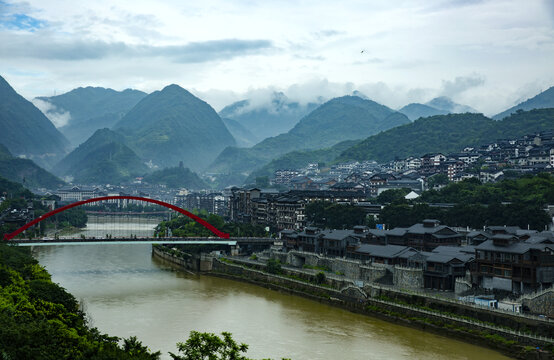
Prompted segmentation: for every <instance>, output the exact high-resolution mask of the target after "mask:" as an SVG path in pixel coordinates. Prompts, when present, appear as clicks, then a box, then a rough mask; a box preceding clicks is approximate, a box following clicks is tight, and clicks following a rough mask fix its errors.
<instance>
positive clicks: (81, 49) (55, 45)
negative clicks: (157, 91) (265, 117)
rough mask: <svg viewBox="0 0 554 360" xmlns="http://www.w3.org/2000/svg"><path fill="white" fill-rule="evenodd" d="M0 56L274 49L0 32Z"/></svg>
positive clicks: (185, 57) (190, 58) (228, 42)
mask: <svg viewBox="0 0 554 360" xmlns="http://www.w3.org/2000/svg"><path fill="white" fill-rule="evenodd" d="M0 43H1V45H0V50H1V51H0V57H4V58H37V59H48V60H63V61H78V60H88V59H103V58H108V57H129V58H136V57H140V58H148V57H167V58H170V59H171V60H172V61H173V62H176V63H203V62H209V61H214V60H224V59H231V58H235V57H239V56H245V55H252V54H258V53H261V52H262V51H267V50H271V49H273V44H272V42H271V41H269V40H241V39H222V40H211V41H203V42H190V43H188V44H185V45H169V46H152V45H130V44H126V43H123V42H105V41H99V40H89V41H87V40H76V41H75V40H74V41H60V40H53V39H52V38H51V36H50V34H41V35H39V36H37V34H33V35H28V34H13V33H12V34H7V33H0Z"/></svg>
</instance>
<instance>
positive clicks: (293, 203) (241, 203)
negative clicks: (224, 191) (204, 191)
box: [228, 187, 382, 230]
mask: <svg viewBox="0 0 554 360" xmlns="http://www.w3.org/2000/svg"><path fill="white" fill-rule="evenodd" d="M228 190H229V193H228V199H229V200H228V201H229V203H228V207H229V213H228V216H229V219H230V221H233V222H241V223H251V224H253V225H262V226H264V227H266V226H269V227H270V228H272V229H275V230H283V229H295V230H298V229H303V228H305V227H306V225H307V223H306V221H307V220H306V205H307V204H309V203H312V202H315V201H327V202H331V203H336V204H351V205H356V206H361V207H364V209H366V211H367V213H368V214H372V213H375V214H377V213H378V212H379V211H380V210H381V208H382V207H381V205H374V204H371V203H369V202H367V201H366V195H365V193H364V192H362V191H354V190H352V189H346V190H343V189H330V190H289V191H287V192H278V191H274V190H261V189H258V188H237V187H234V188H231V189H228Z"/></svg>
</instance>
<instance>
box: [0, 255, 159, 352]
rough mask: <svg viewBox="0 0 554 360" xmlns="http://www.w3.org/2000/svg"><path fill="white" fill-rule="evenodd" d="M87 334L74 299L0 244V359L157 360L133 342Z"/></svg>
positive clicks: (95, 332)
mask: <svg viewBox="0 0 554 360" xmlns="http://www.w3.org/2000/svg"><path fill="white" fill-rule="evenodd" d="M118 340H119V339H118V338H116V337H111V336H108V335H105V334H101V333H100V332H99V331H98V330H97V329H95V328H89V327H88V326H87V324H86V321H85V317H84V314H83V313H82V312H81V311H80V310H79V306H78V303H77V301H76V300H75V298H74V297H73V296H72V295H71V294H69V293H67V292H66V291H65V290H64V289H63V288H61V287H60V286H59V285H57V284H54V283H53V282H52V281H51V279H50V275H49V274H48V273H47V272H46V271H45V270H44V269H43V268H42V267H40V266H39V265H38V263H37V261H36V260H35V259H33V258H32V257H31V256H30V252H29V251H28V249H27V248H18V247H12V246H7V245H5V244H0V356H2V358H3V359H37V360H38V359H159V355H160V353H159V352H157V353H151V352H149V351H148V349H147V348H146V347H145V346H143V345H142V344H141V343H140V342H139V341H136V339H133V338H131V339H126V340H124V342H123V344H122V345H121V346H120V345H118Z"/></svg>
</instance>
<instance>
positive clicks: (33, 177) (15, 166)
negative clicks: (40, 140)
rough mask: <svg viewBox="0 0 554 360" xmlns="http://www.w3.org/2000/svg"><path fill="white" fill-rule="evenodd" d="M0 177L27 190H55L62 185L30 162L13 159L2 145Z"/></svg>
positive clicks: (0, 145) (0, 149)
mask: <svg viewBox="0 0 554 360" xmlns="http://www.w3.org/2000/svg"><path fill="white" fill-rule="evenodd" d="M0 176H1V177H3V178H5V179H7V180H10V181H13V182H17V183H19V184H22V185H24V186H25V187H27V188H47V189H56V188H58V187H60V186H62V185H63V184H64V182H63V181H62V180H60V179H59V178H57V177H56V176H54V175H52V174H51V173H49V172H48V171H46V170H44V169H43V168H41V167H40V166H38V165H37V164H35V163H34V162H33V161H32V160H29V159H20V158H16V157H14V156H13V155H12V154H11V153H10V151H9V150H8V149H7V148H6V147H5V146H4V145H2V144H0Z"/></svg>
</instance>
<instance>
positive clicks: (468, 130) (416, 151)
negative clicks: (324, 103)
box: [336, 109, 554, 162]
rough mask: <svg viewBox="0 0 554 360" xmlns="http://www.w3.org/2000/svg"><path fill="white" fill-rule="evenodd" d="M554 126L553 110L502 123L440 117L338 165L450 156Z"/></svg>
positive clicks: (380, 139)
mask: <svg viewBox="0 0 554 360" xmlns="http://www.w3.org/2000/svg"><path fill="white" fill-rule="evenodd" d="M553 123H554V109H539V110H531V111H528V112H523V111H522V112H518V113H516V114H514V115H512V116H510V117H508V118H506V119H504V120H502V121H494V120H491V119H489V118H487V117H485V116H483V115H482V114H472V113H466V114H449V115H437V116H432V117H428V118H422V119H419V120H416V121H414V122H413V123H411V124H407V125H403V126H399V127H396V128H394V129H390V130H388V131H384V132H382V133H380V134H377V135H374V136H371V137H369V138H367V139H365V140H364V141H362V142H360V143H358V144H356V145H354V146H353V147H351V148H349V149H347V150H345V151H344V152H343V153H342V154H341V155H340V156H339V157H338V158H337V160H336V161H347V160H358V161H364V160H376V161H379V162H386V161H390V160H394V159H395V158H400V159H404V158H406V157H408V156H421V155H424V154H425V153H432V152H443V153H450V152H455V151H460V150H461V149H463V148H464V147H467V146H473V147H475V146H479V145H482V144H486V143H489V142H493V141H496V140H497V139H505V138H516V137H519V136H523V135H526V134H533V133H537V132H539V131H545V130H552V128H553V125H552V124H553Z"/></svg>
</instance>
